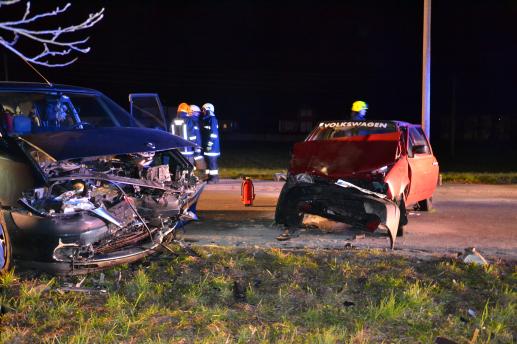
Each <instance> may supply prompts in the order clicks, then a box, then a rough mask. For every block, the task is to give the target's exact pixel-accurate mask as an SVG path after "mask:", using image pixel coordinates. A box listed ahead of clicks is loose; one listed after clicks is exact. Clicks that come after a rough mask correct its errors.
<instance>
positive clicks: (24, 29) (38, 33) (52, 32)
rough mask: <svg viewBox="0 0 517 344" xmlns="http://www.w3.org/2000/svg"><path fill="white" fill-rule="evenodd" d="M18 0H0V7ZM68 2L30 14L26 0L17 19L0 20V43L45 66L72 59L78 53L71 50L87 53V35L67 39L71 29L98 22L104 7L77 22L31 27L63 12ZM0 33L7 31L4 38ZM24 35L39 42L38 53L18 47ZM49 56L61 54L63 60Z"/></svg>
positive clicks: (63, 63)
mask: <svg viewBox="0 0 517 344" xmlns="http://www.w3.org/2000/svg"><path fill="white" fill-rule="evenodd" d="M20 1H21V0H0V10H1V8H2V7H3V6H9V5H13V4H17V3H19V2H20ZM70 6H71V4H70V3H67V4H66V5H65V6H64V7H59V6H58V7H56V8H55V9H54V10H52V11H48V12H44V13H39V14H31V3H30V1H28V2H27V3H26V7H25V14H24V15H23V16H22V17H21V18H20V19H18V20H14V21H6V22H0V44H1V45H3V46H4V47H5V48H7V49H8V50H10V51H12V52H13V53H15V54H16V55H18V56H19V57H21V58H22V59H23V60H25V61H27V62H29V63H33V64H37V65H41V66H46V67H63V66H68V65H70V64H72V63H74V62H75V61H76V60H77V57H73V53H74V52H79V53H83V54H85V53H87V52H89V51H90V47H88V46H85V44H86V43H87V42H88V40H89V38H90V37H86V38H83V39H67V37H70V34H71V33H74V32H78V31H82V30H85V29H89V28H91V27H92V26H94V25H95V24H97V23H98V22H99V21H100V20H101V19H102V18H103V17H104V8H102V9H101V10H100V11H98V12H96V13H90V15H89V16H88V18H87V19H86V20H84V21H83V22H81V23H80V24H77V25H70V26H66V27H57V28H54V29H33V28H34V27H35V23H38V22H39V23H41V20H42V19H43V20H45V19H44V18H47V19H48V18H50V17H58V16H59V15H61V14H63V13H65V12H66V11H67V10H68V9H69V8H70ZM2 33H4V34H7V35H8V36H9V38H5V37H4V36H3V35H2ZM22 37H23V38H26V39H29V40H31V41H32V42H35V43H36V44H38V45H40V47H41V52H40V53H28V52H23V51H22V50H20V48H21V47H20V38H22ZM52 57H61V59H60V60H61V61H63V60H64V62H52V61H50V60H51V58H52Z"/></svg>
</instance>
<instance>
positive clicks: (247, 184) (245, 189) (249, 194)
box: [241, 177, 255, 207]
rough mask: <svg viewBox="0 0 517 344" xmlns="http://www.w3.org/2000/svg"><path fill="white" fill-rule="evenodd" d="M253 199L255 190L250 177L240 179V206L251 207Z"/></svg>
mask: <svg viewBox="0 0 517 344" xmlns="http://www.w3.org/2000/svg"><path fill="white" fill-rule="evenodd" d="M254 199H255V188H254V187H253V182H252V181H251V179H250V177H246V178H242V184H241V200H242V204H244V206H246V207H250V206H252V205H253V200H254Z"/></svg>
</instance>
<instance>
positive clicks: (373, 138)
mask: <svg viewBox="0 0 517 344" xmlns="http://www.w3.org/2000/svg"><path fill="white" fill-rule="evenodd" d="M438 172H439V168H438V161H437V160H436V158H435V156H434V155H433V151H432V149H431V145H430V144H429V140H428V139H427V137H426V136H425V134H424V131H423V130H422V128H421V126H419V125H415V124H410V123H406V122H400V121H373V120H372V121H327V122H321V123H320V124H319V125H318V127H316V128H315V129H314V130H313V131H312V132H311V133H310V134H309V136H308V137H307V138H306V139H305V141H303V142H300V143H297V144H295V146H294V149H293V154H292V159H291V164H290V167H289V173H288V180H287V182H286V184H285V185H284V188H283V189H282V192H281V194H280V197H279V200H278V204H277V208H276V214H275V220H276V222H277V223H279V224H283V225H285V226H286V227H287V228H290V227H296V226H299V225H300V224H301V222H302V220H303V215H304V214H314V215H319V216H322V217H326V218H328V219H331V220H334V221H338V222H344V223H347V224H350V225H354V226H359V227H362V228H367V229H369V230H372V231H373V230H375V229H377V228H378V227H379V226H381V227H384V228H385V229H387V230H388V232H389V234H390V239H391V247H392V248H393V246H394V243H395V238H396V237H397V236H401V235H402V234H403V229H404V225H405V224H407V216H406V206H409V205H412V204H416V205H418V207H419V208H420V209H421V210H430V209H431V207H432V196H433V193H434V191H435V189H436V185H437V181H438Z"/></svg>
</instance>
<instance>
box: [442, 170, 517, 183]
mask: <svg viewBox="0 0 517 344" xmlns="http://www.w3.org/2000/svg"><path fill="white" fill-rule="evenodd" d="M442 181H443V182H445V183H450V182H452V183H466V184H517V172H501V173H493V172H445V173H442Z"/></svg>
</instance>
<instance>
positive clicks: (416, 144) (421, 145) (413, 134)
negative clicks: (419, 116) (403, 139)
mask: <svg viewBox="0 0 517 344" xmlns="http://www.w3.org/2000/svg"><path fill="white" fill-rule="evenodd" d="M415 153H417V154H431V148H430V147H429V143H428V142H427V139H426V138H425V134H424V132H423V130H422V128H420V127H410V128H409V144H408V155H409V157H411V158H412V157H413V156H414V155H415Z"/></svg>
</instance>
